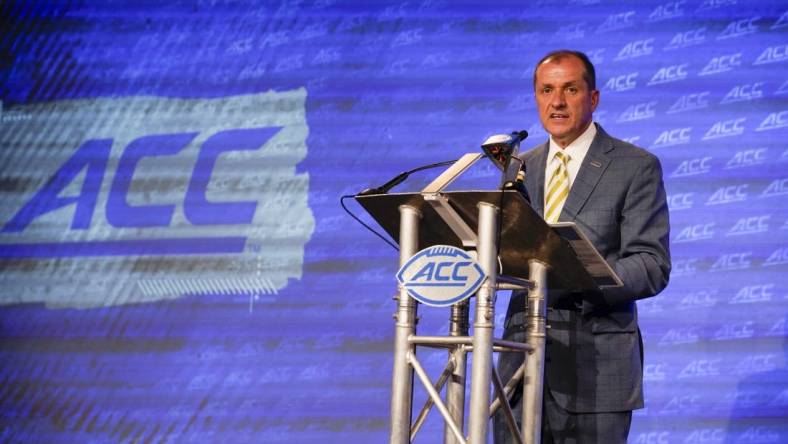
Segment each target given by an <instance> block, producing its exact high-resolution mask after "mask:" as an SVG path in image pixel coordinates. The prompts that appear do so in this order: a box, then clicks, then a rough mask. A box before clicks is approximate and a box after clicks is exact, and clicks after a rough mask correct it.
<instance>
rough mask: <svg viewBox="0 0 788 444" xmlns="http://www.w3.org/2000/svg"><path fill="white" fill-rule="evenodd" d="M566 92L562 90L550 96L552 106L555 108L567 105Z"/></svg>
mask: <svg viewBox="0 0 788 444" xmlns="http://www.w3.org/2000/svg"><path fill="white" fill-rule="evenodd" d="M564 99H565V97H564V93H563V92H561V91H556V92H554V93H553V95H552V96H551V97H550V106H552V107H553V108H563V107H564V106H566V100H564Z"/></svg>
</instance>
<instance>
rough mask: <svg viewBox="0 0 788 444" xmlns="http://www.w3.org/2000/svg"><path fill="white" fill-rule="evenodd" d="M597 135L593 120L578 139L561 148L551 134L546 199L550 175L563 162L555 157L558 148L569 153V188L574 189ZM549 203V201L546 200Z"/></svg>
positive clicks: (545, 177)
mask: <svg viewBox="0 0 788 444" xmlns="http://www.w3.org/2000/svg"><path fill="white" fill-rule="evenodd" d="M595 136H596V125H594V122H591V124H590V125H588V128H586V130H585V131H583V134H581V135H580V136H579V137H578V138H577V139H575V140H573V141H572V143H570V144H569V145H568V146H567V147H566V148H561V147H560V146H558V144H557V143H556V142H555V140H553V136H550V149H549V151H548V152H547V168H546V169H545V175H544V189H545V192H544V195H545V199H546V198H547V188H548V185H549V184H548V182H549V181H550V176H552V175H553V171H555V169H556V168H558V164H559V163H560V162H561V161H560V160H558V158H557V157H555V153H556V152H557V151H558V150H562V151H563V152H564V153H566V154H568V155H569V162H568V163H567V169H568V173H569V189H570V190H571V189H572V184H573V183H575V177H577V173H578V171H580V165H582V164H583V159H585V157H586V154H588V149H589V148H591V142H593V141H594V137H595ZM545 205H547V202H545Z"/></svg>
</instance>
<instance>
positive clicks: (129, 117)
mask: <svg viewBox="0 0 788 444" xmlns="http://www.w3.org/2000/svg"><path fill="white" fill-rule="evenodd" d="M305 98H306V94H305V91H304V90H296V91H292V92H285V93H273V92H271V93H263V94H255V95H248V96H237V97H229V98H223V99H213V100H205V99H195V100H183V99H167V98H150V97H137V98H128V99H93V100H78V101H63V102H55V103H45V104H35V105H26V106H22V107H19V108H20V109H15V112H17V113H23V114H24V115H25V116H27V117H28V118H26V119H17V120H14V121H11V122H7V123H4V125H3V126H4V128H3V131H2V134H0V146H1V147H3V148H4V149H3V158H4V159H5V162H4V165H2V166H0V177H2V178H3V179H4V181H6V183H10V184H13V185H14V187H15V188H17V192H16V193H14V194H13V198H12V199H9V202H7V203H4V205H3V206H2V209H0V259H5V260H9V264H10V265H9V267H8V269H7V270H5V271H4V273H3V275H2V277H0V288H2V290H0V304H3V303H16V302H45V303H47V304H48V305H49V306H65V307H89V306H105V305H118V304H124V303H131V302H144V301H152V300H158V299H165V298H173V297H178V296H181V295H184V294H207V293H250V294H272V293H276V292H277V291H278V290H279V289H281V288H283V287H284V286H285V285H286V284H287V279H288V278H299V277H300V276H301V273H302V264H303V255H304V244H305V243H306V241H307V240H308V239H309V237H310V236H311V234H312V231H313V228H314V218H313V215H312V212H311V210H310V209H309V207H308V206H307V193H308V184H309V179H308V175H306V174H296V172H295V165H296V164H297V163H298V162H300V161H301V160H302V159H303V158H304V157H305V156H306V151H307V147H306V135H307V132H308V128H307V126H306V119H305V106H304V102H305ZM53 125H56V126H58V127H62V126H68V127H69V128H70V131H54V130H53ZM33 140H35V143H33ZM16 146H36V147H40V149H35V150H28V149H25V150H19V149H14V147H16ZM176 257H177V260H175V259H176ZM14 264H20V265H19V266H14ZM21 264H25V265H24V266H22V265H21ZM44 270H46V271H44ZM102 270H107V271H108V272H106V273H104V272H102Z"/></svg>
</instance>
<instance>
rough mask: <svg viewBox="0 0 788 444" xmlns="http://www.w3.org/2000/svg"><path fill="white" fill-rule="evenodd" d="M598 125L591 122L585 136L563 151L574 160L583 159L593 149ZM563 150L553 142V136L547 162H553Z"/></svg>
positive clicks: (581, 136)
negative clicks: (559, 151)
mask: <svg viewBox="0 0 788 444" xmlns="http://www.w3.org/2000/svg"><path fill="white" fill-rule="evenodd" d="M596 132H597V130H596V125H595V124H594V122H591V124H590V125H588V128H586V130H585V131H583V134H580V136H579V137H578V138H577V139H575V140H573V141H572V143H570V144H569V145H567V147H566V148H564V149H563V152H565V153H566V154H568V155H569V158H570V159H572V160H580V159H583V158H584V157H585V155H586V153H588V149H589V148H591V142H593V141H594V137H595V136H596ZM560 149H561V148H560V147H559V146H558V144H557V143H556V142H555V140H553V136H550V150H549V151H548V153H547V162H548V163H549V162H552V161H553V158H554V157H555V153H556V152H557V151H558V150H560Z"/></svg>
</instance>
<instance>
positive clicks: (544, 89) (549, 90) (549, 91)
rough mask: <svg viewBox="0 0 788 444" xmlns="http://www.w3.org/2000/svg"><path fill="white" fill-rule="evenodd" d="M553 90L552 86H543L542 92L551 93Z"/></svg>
mask: <svg viewBox="0 0 788 444" xmlns="http://www.w3.org/2000/svg"><path fill="white" fill-rule="evenodd" d="M551 92H553V90H552V88H542V94H550V93H551Z"/></svg>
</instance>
